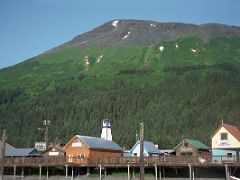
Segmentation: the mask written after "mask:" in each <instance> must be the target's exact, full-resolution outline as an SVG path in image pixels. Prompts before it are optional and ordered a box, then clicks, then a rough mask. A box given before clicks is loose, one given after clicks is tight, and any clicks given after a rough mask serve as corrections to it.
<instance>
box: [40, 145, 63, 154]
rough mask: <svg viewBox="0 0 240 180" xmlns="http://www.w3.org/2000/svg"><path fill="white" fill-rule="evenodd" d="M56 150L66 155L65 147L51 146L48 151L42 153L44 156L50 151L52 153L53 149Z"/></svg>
mask: <svg viewBox="0 0 240 180" xmlns="http://www.w3.org/2000/svg"><path fill="white" fill-rule="evenodd" d="M53 148H54V149H55V150H56V151H58V152H62V153H65V148H64V147H60V146H50V147H49V148H48V149H46V150H45V151H43V152H42V154H44V153H46V152H48V151H51V150H52V149H53Z"/></svg>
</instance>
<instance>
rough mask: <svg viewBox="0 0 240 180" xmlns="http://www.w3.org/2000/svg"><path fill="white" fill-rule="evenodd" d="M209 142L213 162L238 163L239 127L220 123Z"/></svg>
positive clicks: (239, 147) (239, 146) (239, 149)
mask: <svg viewBox="0 0 240 180" xmlns="http://www.w3.org/2000/svg"><path fill="white" fill-rule="evenodd" d="M211 140H212V160H213V162H216V163H220V162H224V161H225V162H227V161H237V162H240V158H239V157H240V155H239V154H240V126H236V125H231V124H225V123H222V124H221V125H220V126H219V127H218V128H217V129H216V130H215V132H214V133H213V135H212V136H211Z"/></svg>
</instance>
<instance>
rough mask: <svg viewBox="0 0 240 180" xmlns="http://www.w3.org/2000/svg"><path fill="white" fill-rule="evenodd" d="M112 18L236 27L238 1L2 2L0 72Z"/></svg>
mask: <svg viewBox="0 0 240 180" xmlns="http://www.w3.org/2000/svg"><path fill="white" fill-rule="evenodd" d="M115 19H141V20H153V21H158V22H183V23H193V24H204V23H221V24H227V25H236V26H240V0H0V69H2V68H5V67H9V66H12V65H15V64H17V63H20V62H22V61H24V60H27V59H29V58H31V57H34V56H37V55H39V54H41V53H43V52H45V51H47V50H49V49H51V48H53V47H55V46H58V45H60V44H63V43H65V42H67V41H69V40H71V39H72V38H73V37H75V36H76V35H79V34H82V33H84V32H87V31H90V30H92V29H93V28H95V27H97V26H100V25H102V24H104V23H106V22H108V21H112V20H115Z"/></svg>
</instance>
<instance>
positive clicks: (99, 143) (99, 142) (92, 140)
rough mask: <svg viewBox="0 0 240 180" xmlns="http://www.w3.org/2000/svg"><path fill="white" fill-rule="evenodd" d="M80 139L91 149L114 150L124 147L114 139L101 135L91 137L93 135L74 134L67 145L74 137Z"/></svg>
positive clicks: (120, 149)
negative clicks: (107, 138)
mask: <svg viewBox="0 0 240 180" xmlns="http://www.w3.org/2000/svg"><path fill="white" fill-rule="evenodd" d="M76 137H77V138H78V139H80V140H81V141H82V142H83V143H85V144H86V145H87V146H88V147H89V148H90V149H103V150H113V151H122V148H121V147H120V146H119V145H118V144H116V143H115V142H114V141H108V140H105V139H103V138H99V137H91V136H81V135H76V136H74V137H73V138H72V139H71V140H70V141H69V142H68V143H67V144H66V145H65V147H67V146H68V145H69V143H70V142H71V141H72V140H73V139H74V138H76Z"/></svg>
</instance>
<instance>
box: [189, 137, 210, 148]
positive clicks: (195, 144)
mask: <svg viewBox="0 0 240 180" xmlns="http://www.w3.org/2000/svg"><path fill="white" fill-rule="evenodd" d="M185 141H187V142H188V143H190V144H192V145H193V146H194V147H196V148H197V149H207V150H208V149H209V147H208V146H206V145H205V144H203V143H202V142H200V141H198V140H193V139H185Z"/></svg>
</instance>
